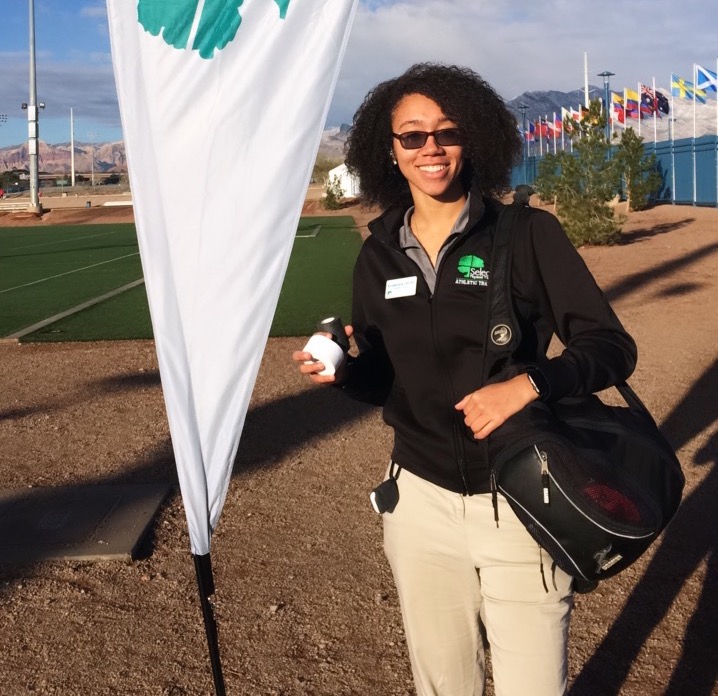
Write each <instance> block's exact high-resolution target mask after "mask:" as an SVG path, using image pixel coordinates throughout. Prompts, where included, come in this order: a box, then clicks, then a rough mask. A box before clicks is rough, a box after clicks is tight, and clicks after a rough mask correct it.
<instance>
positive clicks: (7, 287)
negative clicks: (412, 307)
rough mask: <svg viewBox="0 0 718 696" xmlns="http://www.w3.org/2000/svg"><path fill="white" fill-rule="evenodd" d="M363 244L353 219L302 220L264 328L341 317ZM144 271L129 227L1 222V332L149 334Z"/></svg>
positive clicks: (296, 330)
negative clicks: (271, 317) (10, 224)
mask: <svg viewBox="0 0 718 696" xmlns="http://www.w3.org/2000/svg"><path fill="white" fill-rule="evenodd" d="M360 246H361V239H360V236H359V234H358V232H357V231H356V229H355V228H354V221H353V219H352V218H351V217H347V216H344V217H310V218H302V219H301V221H300V224H299V229H298V230H297V238H296V239H295V242H294V245H293V249H292V254H291V258H290V262H289V268H288V270H287V275H286V277H285V281H284V284H283V286H282V291H281V295H280V299H279V304H278V307H277V311H276V314H275V317H274V321H273V324H272V329H271V334H270V335H273V336H302V335H307V334H310V333H312V332H313V331H314V326H315V324H316V322H317V320H319V319H321V318H323V317H325V316H328V315H330V314H333V315H340V316H342V317H344V318H346V320H348V319H349V315H350V302H351V300H350V297H351V271H352V267H353V264H354V260H355V258H356V255H357V253H358V251H359V248H360ZM141 278H142V269H141V265H140V257H139V251H138V246H137V239H136V234H135V228H134V225H131V224H120V225H81V226H67V227H64V226H63V227H60V226H58V227H24V228H6V229H3V230H0V336H12V335H14V334H18V333H19V334H21V336H20V338H21V340H23V341H90V340H92V341H94V340H113V339H136V338H151V337H152V328H151V324H150V320H149V310H148V305H147V297H146V293H145V288H144V285H143V284H140V285H137V284H136V283H137V281H139V280H141ZM113 292H114V293H117V294H115V295H114V296H111V297H108V298H105V296H106V295H108V294H111V293H113ZM63 314H67V316H60V317H58V315H63ZM37 324H45V325H42V326H40V327H37ZM33 326H36V328H35V330H33V331H29V332H28V329H29V328H32V327H33Z"/></svg>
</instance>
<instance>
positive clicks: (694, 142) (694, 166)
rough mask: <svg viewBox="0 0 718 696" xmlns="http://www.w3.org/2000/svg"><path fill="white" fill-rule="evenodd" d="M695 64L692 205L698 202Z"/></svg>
mask: <svg viewBox="0 0 718 696" xmlns="http://www.w3.org/2000/svg"><path fill="white" fill-rule="evenodd" d="M697 92H698V90H697V88H696V64H695V63H693V143H692V145H693V146H692V147H691V151H692V154H693V205H695V204H696V201H697V200H698V182H697V181H696V93H697Z"/></svg>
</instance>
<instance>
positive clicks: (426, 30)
mask: <svg viewBox="0 0 718 696" xmlns="http://www.w3.org/2000/svg"><path fill="white" fill-rule="evenodd" d="M132 1H134V0H127V2H132ZM251 1H255V0H245V2H251ZM336 1H340V0H336ZM717 30H718V13H717V12H716V10H715V0H681V2H675V1H671V2H669V0H632V1H631V2H628V3H626V2H624V1H623V0H603V1H602V2H595V1H594V0H541V1H540V2H537V0H530V1H529V0H416V1H414V2H398V1H395V0H362V3H361V5H360V8H359V12H358V14H357V18H356V21H355V24H354V28H353V31H352V35H351V38H350V41H349V45H348V47H347V53H346V57H345V61H344V64H343V67H342V71H341V74H340V78H339V83H338V85H337V90H336V93H335V97H334V101H333V103H332V107H331V109H330V112H329V118H328V121H327V125H328V126H332V125H339V124H340V123H342V122H344V123H347V122H350V121H351V117H352V114H353V113H354V111H355V109H356V107H357V106H358V105H359V103H360V102H361V99H362V98H363V96H364V94H365V93H366V92H367V90H368V89H370V88H371V87H372V86H373V85H374V84H376V83H377V82H379V81H381V80H383V79H386V78H388V77H392V76H394V75H396V74H398V73H400V72H401V71H403V70H404V69H406V68H407V67H408V66H409V65H411V64H412V63H415V62H418V61H426V60H434V61H441V62H447V63H459V64H464V65H468V66H469V67H471V68H473V69H474V70H476V71H477V72H479V73H481V74H482V75H483V76H484V77H485V78H486V79H487V80H488V81H489V82H490V83H491V84H492V85H493V86H494V87H495V88H496V89H497V91H498V92H499V93H500V94H501V95H502V96H503V97H505V98H506V99H512V98H514V97H516V96H518V95H519V94H520V93H522V92H524V91H527V90H544V89H558V90H564V91H568V90H571V89H577V88H580V87H582V86H583V80H584V68H583V56H584V52H585V51H587V52H588V60H589V80H590V82H591V83H592V84H597V85H600V84H602V81H601V78H599V77H596V74H597V73H599V72H601V71H603V70H609V71H610V72H613V73H615V75H614V77H612V78H611V87H612V88H614V89H616V90H617V91H620V90H621V89H622V88H623V87H629V88H633V89H635V86H636V84H637V82H639V81H641V82H646V83H649V84H650V82H651V80H652V78H653V77H655V78H656V85H657V86H658V87H668V86H669V84H668V83H669V79H670V74H671V72H676V73H677V74H679V75H680V76H681V77H684V78H685V79H688V80H690V79H691V74H692V70H693V63H699V64H701V65H703V66H704V67H707V68H710V69H712V70H714V71H715V69H716V58H718V43H716V35H717ZM35 42H36V60H37V91H38V101H42V102H44V103H45V104H46V108H45V110H44V111H41V112H40V138H41V139H42V140H45V141H46V142H49V143H60V142H68V141H69V140H70V109H69V107H72V108H73V113H74V120H75V140H76V141H78V142H80V141H81V142H91V141H92V140H95V141H96V142H105V141H111V140H120V139H121V138H122V129H121V125H120V118H119V112H118V107H117V95H116V91H115V84H114V78H113V74H112V61H111V56H110V44H109V33H108V27H107V14H106V9H105V4H104V2H92V0H35ZM28 74H29V58H28V3H27V0H0V114H4V115H6V116H7V121H6V122H2V119H0V147H2V146H5V145H15V144H19V143H20V142H22V141H24V140H25V139H26V138H27V121H26V114H25V112H24V111H22V110H21V108H20V105H21V103H22V102H27V101H28V98H29V87H28V82H29V81H28Z"/></svg>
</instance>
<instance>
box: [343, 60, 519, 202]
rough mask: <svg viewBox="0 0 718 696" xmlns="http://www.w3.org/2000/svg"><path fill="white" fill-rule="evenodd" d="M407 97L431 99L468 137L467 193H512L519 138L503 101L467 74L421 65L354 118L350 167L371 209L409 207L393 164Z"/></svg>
mask: <svg viewBox="0 0 718 696" xmlns="http://www.w3.org/2000/svg"><path fill="white" fill-rule="evenodd" d="M408 94H422V95H424V96H425V97H428V98H429V99H432V100H433V101H435V102H436V103H437V104H438V105H439V106H440V107H441V108H442V110H443V111H444V114H445V115H446V116H447V117H448V118H450V119H451V120H452V121H454V122H455V123H456V124H457V125H458V126H459V127H460V128H461V129H462V131H464V168H463V171H462V181H463V184H464V187H465V188H466V190H468V189H469V188H472V187H476V188H477V189H478V190H479V191H480V192H481V193H482V195H488V196H492V195H493V196H497V195H499V194H501V193H503V192H505V191H506V190H507V189H508V188H509V182H510V178H511V168H512V167H513V165H514V164H515V163H516V162H517V160H518V158H519V155H520V153H521V138H520V135H519V133H518V130H517V128H516V119H515V118H514V117H513V115H512V114H511V112H510V111H509V110H508V109H507V108H506V105H505V104H504V101H503V99H502V98H501V97H500V96H499V95H498V94H497V93H496V92H495V91H494V89H493V88H492V87H491V86H490V85H489V84H488V83H487V82H486V81H485V80H484V79H483V78H482V77H481V76H480V75H477V74H476V73H475V72H474V71H473V70H470V69H469V68H464V67H459V66H456V65H442V64H438V63H418V64H416V65H413V66H412V67H411V68H409V69H408V70H407V71H406V72H405V73H404V74H403V75H400V76H399V77H396V78H394V79H393V80H387V81H386V82H382V83H380V84H378V85H377V86H376V87H374V88H373V89H372V90H371V91H370V92H369V93H368V94H367V96H366V97H365V99H364V102H363V103H362V105H361V106H360V107H359V109H358V110H357V112H356V114H355V115H354V123H353V126H352V128H351V130H350V131H349V136H348V138H347V144H346V165H347V168H348V169H349V171H350V172H352V173H353V174H354V175H355V176H358V177H359V181H360V182H361V191H362V196H363V197H364V199H365V200H366V201H367V202H368V203H377V204H379V205H380V206H382V207H385V208H387V207H390V206H392V205H410V204H411V194H410V192H409V185H408V183H407V181H406V179H405V178H404V176H403V175H402V174H401V172H400V171H399V169H398V168H397V167H396V166H395V165H394V163H393V161H392V128H391V118H392V114H393V112H394V109H395V108H396V106H397V104H398V103H399V101H401V99H402V98H403V97H405V96H406V95H408Z"/></svg>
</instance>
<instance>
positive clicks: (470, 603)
mask: <svg viewBox="0 0 718 696" xmlns="http://www.w3.org/2000/svg"><path fill="white" fill-rule="evenodd" d="M397 482H398V485H399V503H398V505H397V506H396V508H395V510H394V512H393V513H387V514H384V515H383V518H384V550H385V552H386V556H387V558H388V559H389V563H390V565H391V569H392V572H393V574H394V581H395V583H396V587H397V591H398V593H399V600H400V603H401V610H402V616H403V619H404V630H405V632H406V638H407V645H408V648H409V655H410V658H411V666H412V672H413V675H414V682H415V684H416V689H417V693H418V696H480V695H481V694H483V693H484V650H483V644H482V641H481V638H480V635H479V616H480V617H481V622H482V623H483V624H484V625H485V628H486V635H487V638H488V642H489V645H490V649H491V664H492V672H493V679H494V685H495V692H496V696H560V695H561V694H564V693H565V691H566V686H567V659H566V652H567V651H566V648H567V639H568V624H569V618H570V614H571V609H572V607H573V596H572V593H571V578H570V577H569V576H568V575H566V574H565V573H564V572H563V571H562V570H560V569H559V568H555V569H552V561H551V559H550V557H549V556H548V554H546V552H545V551H541V550H540V549H539V547H538V546H537V544H536V542H535V541H533V539H531V537H530V536H529V534H528V533H527V532H526V530H525V529H524V527H523V525H522V524H521V522H519V520H518V519H517V518H516V515H514V513H513V512H512V510H511V508H510V507H509V505H508V503H507V502H506V500H505V499H504V498H503V497H502V496H501V495H499V499H498V504H499V527H498V528H497V527H496V522H495V521H494V512H493V508H492V505H491V496H490V495H489V494H482V495H473V496H462V495H459V494H458V493H452V492H450V491H447V490H445V489H443V488H440V487H438V486H435V485H434V484H431V483H429V482H428V481H425V480H423V479H421V478H419V477H417V476H415V475H413V474H411V473H410V472H408V471H406V470H401V472H400V474H399V477H398V481H397ZM541 562H543V572H544V579H545V582H546V586H547V587H548V590H549V591H548V592H547V591H546V589H545V588H544V582H543V580H542V574H541Z"/></svg>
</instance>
